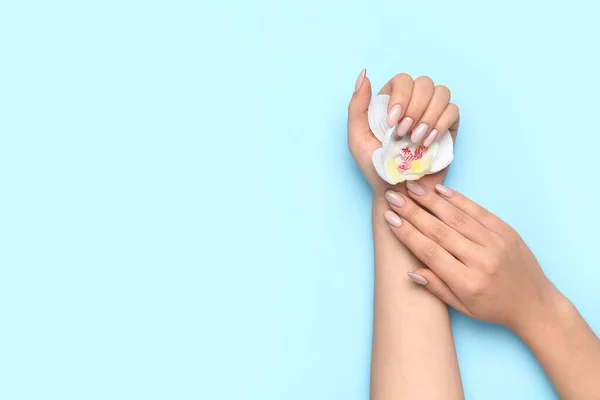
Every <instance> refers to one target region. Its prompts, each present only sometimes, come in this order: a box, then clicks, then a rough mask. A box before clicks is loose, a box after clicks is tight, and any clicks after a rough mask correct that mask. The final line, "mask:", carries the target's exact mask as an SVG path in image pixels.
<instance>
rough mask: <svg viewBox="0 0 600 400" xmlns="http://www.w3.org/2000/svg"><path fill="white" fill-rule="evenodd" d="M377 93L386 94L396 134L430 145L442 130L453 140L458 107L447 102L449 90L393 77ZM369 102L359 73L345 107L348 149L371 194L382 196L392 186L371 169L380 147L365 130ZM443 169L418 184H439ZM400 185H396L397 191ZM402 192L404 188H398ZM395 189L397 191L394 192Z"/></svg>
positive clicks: (367, 84)
mask: <svg viewBox="0 0 600 400" xmlns="http://www.w3.org/2000/svg"><path fill="white" fill-rule="evenodd" d="M379 94H388V95H389V96H390V102H389V106H388V120H387V122H388V124H389V125H391V126H394V125H395V126H396V134H397V135H399V136H404V135H407V134H409V133H410V134H411V140H412V141H413V142H415V143H421V142H422V143H423V144H424V145H426V146H429V145H431V144H432V143H434V141H436V140H437V139H438V138H439V137H440V136H441V135H442V134H444V133H445V132H446V131H448V130H449V131H450V133H451V134H452V139H453V140H455V139H456V133H457V131H458V123H459V113H458V107H457V106H456V105H455V104H452V103H450V90H448V88H447V87H445V86H441V85H440V86H435V85H434V83H433V81H432V80H431V78H428V77H426V76H421V77H419V78H417V79H415V80H414V81H413V79H412V78H411V77H410V75H407V74H398V75H396V76H394V77H393V78H392V79H391V80H390V81H389V82H388V83H386V84H385V85H384V86H383V88H382V89H381V90H380V91H379ZM370 102H371V82H370V81H369V78H367V77H366V71H365V70H362V71H361V73H360V75H359V76H358V79H357V81H356V85H355V89H354V94H353V95H352V100H351V101H350V105H349V106H348V147H349V148H350V152H351V153H352V156H353V157H354V159H355V160H356V163H357V164H358V166H359V167H360V169H361V171H362V172H363V174H364V175H365V178H367V181H368V182H369V184H370V185H371V187H372V188H373V190H374V191H375V192H378V193H381V194H383V192H385V190H386V189H387V188H393V187H394V186H390V185H388V184H387V183H386V182H384V181H383V180H382V179H381V178H379V176H378V175H377V173H376V172H375V168H374V167H373V163H372V161H371V156H372V154H373V152H374V151H375V150H376V149H377V148H378V147H380V146H381V143H380V142H379V141H378V140H377V138H375V136H374V135H373V132H371V129H370V128H369V121H368V118H367V110H368V108H369V103H370ZM445 175H446V169H445V170H443V171H440V172H438V173H437V174H432V175H427V176H425V177H423V178H422V179H421V180H420V182H421V183H422V184H423V185H424V186H426V187H430V188H433V186H434V185H435V184H436V183H442V182H443V181H444V177H445ZM399 187H400V185H398V188H399ZM401 187H402V190H403V189H404V185H402V186H401ZM396 190H399V189H396Z"/></svg>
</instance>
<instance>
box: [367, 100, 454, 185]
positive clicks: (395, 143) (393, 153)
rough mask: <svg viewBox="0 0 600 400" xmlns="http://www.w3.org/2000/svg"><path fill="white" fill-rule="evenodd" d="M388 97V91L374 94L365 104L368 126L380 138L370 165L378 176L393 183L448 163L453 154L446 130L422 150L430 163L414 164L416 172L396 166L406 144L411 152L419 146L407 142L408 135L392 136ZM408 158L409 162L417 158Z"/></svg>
mask: <svg viewBox="0 0 600 400" xmlns="http://www.w3.org/2000/svg"><path fill="white" fill-rule="evenodd" d="M389 101H390V96H388V95H385V94H383V95H378V96H375V97H374V98H373V99H372V100H371V104H369V111H368V119H369V127H370V128H371V131H372V132H373V134H374V135H375V137H376V138H377V139H378V140H379V141H380V142H381V147H380V148H378V149H377V150H375V151H374V152H373V155H372V162H373V166H374V167H375V170H376V171H377V174H378V175H379V176H380V177H381V179H383V180H384V181H386V182H387V183H389V184H392V185H395V184H397V183H399V182H403V181H405V180H417V179H420V178H421V177H423V176H424V175H427V174H434V173H436V172H439V171H441V170H443V169H444V168H446V167H447V166H448V165H450V163H451V162H452V159H453V158H454V143H453V141H452V136H450V133H449V132H446V133H445V134H443V135H442V136H441V137H440V139H439V140H438V141H437V142H436V143H434V144H432V145H431V146H429V148H428V149H427V151H426V153H425V154H423V157H430V160H431V164H430V165H427V166H422V167H416V168H418V169H419V172H415V171H414V170H413V171H410V170H406V167H402V168H403V169H402V170H401V169H400V167H399V164H398V163H399V162H401V160H403V159H404V156H402V154H403V149H404V148H407V149H408V150H409V151H410V152H411V153H414V152H415V151H416V149H417V147H419V146H418V145H416V144H414V143H412V142H411V140H410V135H406V136H404V137H402V138H400V137H398V136H396V134H395V132H396V127H395V126H389V125H388V124H387V107H388V104H389ZM404 151H405V150H404ZM419 151H421V150H419ZM397 157H400V158H397ZM392 159H396V161H394V163H392V161H390V160H392ZM409 162H410V163H411V164H413V163H416V162H418V161H416V160H415V161H409ZM416 165H417V164H415V166H416ZM421 168H423V169H422V170H421ZM390 174H391V175H390Z"/></svg>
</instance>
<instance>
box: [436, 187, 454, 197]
mask: <svg viewBox="0 0 600 400" xmlns="http://www.w3.org/2000/svg"><path fill="white" fill-rule="evenodd" d="M435 190H436V191H437V192H438V193H439V194H441V195H442V196H444V197H448V198H450V197H452V196H453V195H454V192H453V191H452V190H450V189H448V188H447V187H446V186H442V185H439V184H438V185H435Z"/></svg>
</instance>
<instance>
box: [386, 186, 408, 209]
mask: <svg viewBox="0 0 600 400" xmlns="http://www.w3.org/2000/svg"><path fill="white" fill-rule="evenodd" d="M385 199H386V200H387V201H388V202H390V204H392V205H394V206H396V207H402V206H403V205H404V203H406V200H404V199H403V198H402V196H400V195H399V194H398V193H396V192H392V191H391V190H388V191H387V192H385Z"/></svg>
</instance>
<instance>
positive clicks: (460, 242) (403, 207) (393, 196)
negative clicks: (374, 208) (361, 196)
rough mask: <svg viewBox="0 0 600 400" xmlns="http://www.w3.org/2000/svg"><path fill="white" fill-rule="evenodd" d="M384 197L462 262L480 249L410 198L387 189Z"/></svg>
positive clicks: (395, 208)
mask: <svg viewBox="0 0 600 400" xmlns="http://www.w3.org/2000/svg"><path fill="white" fill-rule="evenodd" d="M436 196H437V195H436ZM385 199H386V200H387V201H388V202H389V203H390V206H391V207H392V210H394V211H395V212H396V213H397V214H398V215H400V217H402V218H403V219H405V220H407V221H409V222H410V223H411V224H412V225H413V226H414V227H415V228H417V229H418V230H419V231H420V232H421V233H422V234H424V235H425V236H427V237H428V238H429V239H431V240H433V241H434V242H435V243H437V244H439V245H440V246H442V247H443V248H444V249H445V250H446V251H448V252H449V253H450V254H452V255H453V256H454V257H456V258H458V259H459V260H461V261H462V262H464V263H467V262H468V261H469V260H471V259H472V258H473V257H472V256H473V254H477V252H478V251H480V248H481V246H479V245H478V244H476V243H474V242H472V241H470V240H469V239H467V238H465V237H464V236H462V235H461V234H460V233H458V232H457V231H455V230H454V229H452V228H450V227H449V226H448V225H446V224H445V223H443V222H442V221H440V220H439V219H438V218H436V217H434V216H433V215H431V214H429V213H428V212H427V211H425V210H423V209H422V208H421V207H419V206H418V205H417V204H416V203H415V202H414V201H412V200H411V199H410V198H408V197H404V196H402V195H401V194H399V193H396V192H394V191H391V190H388V191H387V192H386V193H385ZM442 201H444V200H442Z"/></svg>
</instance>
